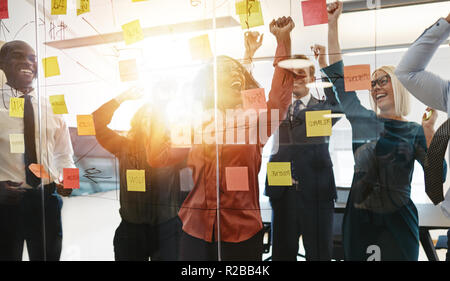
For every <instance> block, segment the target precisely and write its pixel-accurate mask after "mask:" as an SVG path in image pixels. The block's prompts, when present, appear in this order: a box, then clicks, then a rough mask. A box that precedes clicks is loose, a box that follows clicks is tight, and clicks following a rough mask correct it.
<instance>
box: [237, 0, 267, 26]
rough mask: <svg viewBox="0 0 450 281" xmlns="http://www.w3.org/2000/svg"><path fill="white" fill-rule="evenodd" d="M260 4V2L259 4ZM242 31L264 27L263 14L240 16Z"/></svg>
mask: <svg viewBox="0 0 450 281" xmlns="http://www.w3.org/2000/svg"><path fill="white" fill-rule="evenodd" d="M257 3H258V4H259V2H257ZM239 20H240V22H241V27H242V29H249V28H252V27H256V26H260V25H264V18H263V15H262V12H259V13H250V14H248V13H247V14H242V15H239Z"/></svg>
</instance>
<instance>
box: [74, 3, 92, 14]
mask: <svg viewBox="0 0 450 281" xmlns="http://www.w3.org/2000/svg"><path fill="white" fill-rule="evenodd" d="M90 11H91V5H90V3H89V0H77V16H79V15H81V14H84V13H87V12H90Z"/></svg>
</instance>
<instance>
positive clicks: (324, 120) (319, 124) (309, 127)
mask: <svg viewBox="0 0 450 281" xmlns="http://www.w3.org/2000/svg"><path fill="white" fill-rule="evenodd" d="M330 114H331V110H318V111H307V112H305V119H306V136H307V137H324V136H331V127H332V122H331V118H330V117H325V116H327V115H328V116H329V115H330Z"/></svg>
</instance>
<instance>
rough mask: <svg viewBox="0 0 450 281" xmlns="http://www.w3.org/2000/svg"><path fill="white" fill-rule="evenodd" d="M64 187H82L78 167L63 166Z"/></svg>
mask: <svg viewBox="0 0 450 281" xmlns="http://www.w3.org/2000/svg"><path fill="white" fill-rule="evenodd" d="M63 182H64V188H70V189H78V188H80V170H79V169H78V168H63Z"/></svg>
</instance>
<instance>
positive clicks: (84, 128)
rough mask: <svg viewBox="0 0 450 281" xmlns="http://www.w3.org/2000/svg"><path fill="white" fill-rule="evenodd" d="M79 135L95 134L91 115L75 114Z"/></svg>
mask: <svg viewBox="0 0 450 281" xmlns="http://www.w3.org/2000/svg"><path fill="white" fill-rule="evenodd" d="M77 128H78V135H79V136H95V126H94V119H93V118H92V115H77Z"/></svg>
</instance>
